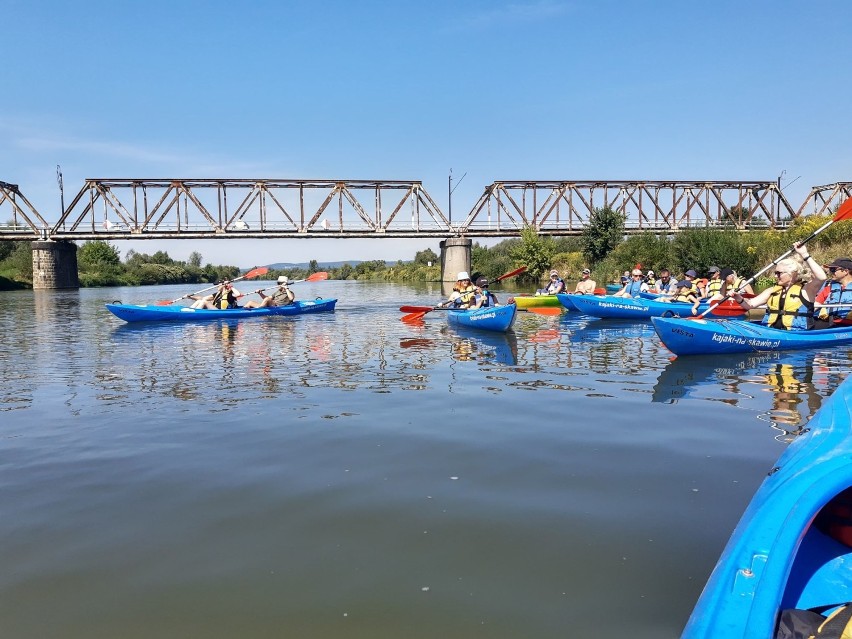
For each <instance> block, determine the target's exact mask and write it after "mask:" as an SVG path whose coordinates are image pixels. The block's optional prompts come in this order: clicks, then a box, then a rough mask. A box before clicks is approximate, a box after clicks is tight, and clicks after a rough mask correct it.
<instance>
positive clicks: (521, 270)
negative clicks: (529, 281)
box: [494, 266, 527, 282]
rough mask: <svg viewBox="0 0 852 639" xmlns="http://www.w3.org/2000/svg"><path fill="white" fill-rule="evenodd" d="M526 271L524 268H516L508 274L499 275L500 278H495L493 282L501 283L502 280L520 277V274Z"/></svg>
mask: <svg viewBox="0 0 852 639" xmlns="http://www.w3.org/2000/svg"><path fill="white" fill-rule="evenodd" d="M526 270H527V267H526V266H522V267H521V268H516V269H515V270H514V271H509V272H508V273H505V274H503V275H501V276H500V277H498V278H495V280H494V281H495V282H502V281H503V280H507V279H509V278H510V277H515V275H520V274H521V273H525V272H526Z"/></svg>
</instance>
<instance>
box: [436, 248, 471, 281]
mask: <svg viewBox="0 0 852 639" xmlns="http://www.w3.org/2000/svg"><path fill="white" fill-rule="evenodd" d="M472 245H473V240H470V239H468V238H466V237H451V238H449V239H446V240H443V241H442V242H441V243H440V244H439V246H440V247H441V281H443V282H455V281H456V276H457V275H458V273H459V271H467V272H468V273H470V247H471V246H472Z"/></svg>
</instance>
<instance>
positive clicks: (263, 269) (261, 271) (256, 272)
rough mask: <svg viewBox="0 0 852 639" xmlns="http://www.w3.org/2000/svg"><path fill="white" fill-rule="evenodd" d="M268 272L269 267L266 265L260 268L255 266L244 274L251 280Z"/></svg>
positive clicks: (245, 277) (244, 276)
mask: <svg viewBox="0 0 852 639" xmlns="http://www.w3.org/2000/svg"><path fill="white" fill-rule="evenodd" d="M267 273H269V269H268V268H266V267H265V266H261V267H260V268H253V269H252V270H250V271H249V272H248V273H246V274H245V275H243V278H244V279H247V280H250V279H251V278H253V277H258V276H259V275H266V274H267Z"/></svg>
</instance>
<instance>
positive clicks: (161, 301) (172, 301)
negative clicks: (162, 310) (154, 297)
mask: <svg viewBox="0 0 852 639" xmlns="http://www.w3.org/2000/svg"><path fill="white" fill-rule="evenodd" d="M174 303H175V301H174V300H160V301H159V302H154V306H169V305H170V304H174Z"/></svg>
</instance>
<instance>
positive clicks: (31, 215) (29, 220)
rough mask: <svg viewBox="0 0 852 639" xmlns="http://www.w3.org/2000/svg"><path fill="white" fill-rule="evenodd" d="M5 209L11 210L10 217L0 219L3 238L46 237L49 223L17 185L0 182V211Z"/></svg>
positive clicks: (0, 234)
mask: <svg viewBox="0 0 852 639" xmlns="http://www.w3.org/2000/svg"><path fill="white" fill-rule="evenodd" d="M7 209H11V210H12V219H11V220H8V221H5V222H4V221H0V236H3V237H4V239H11V238H6V236H12V237H14V236H18V235H20V236H21V237H23V238H25V239H28V240H32V239H40V238H46V237H47V235H48V229H49V228H50V224H48V223H47V221H46V220H45V219H44V218H43V217H42V216H41V215H40V214H39V212H38V211H36V210H35V207H34V206H33V205H32V204H30V201H29V200H28V199H27V198H26V197H25V196H24V194H23V193H21V190H20V189H19V188H18V185H17V184H9V183H8V182H0V211H5V210H7ZM33 235H35V236H36V237H33Z"/></svg>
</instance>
